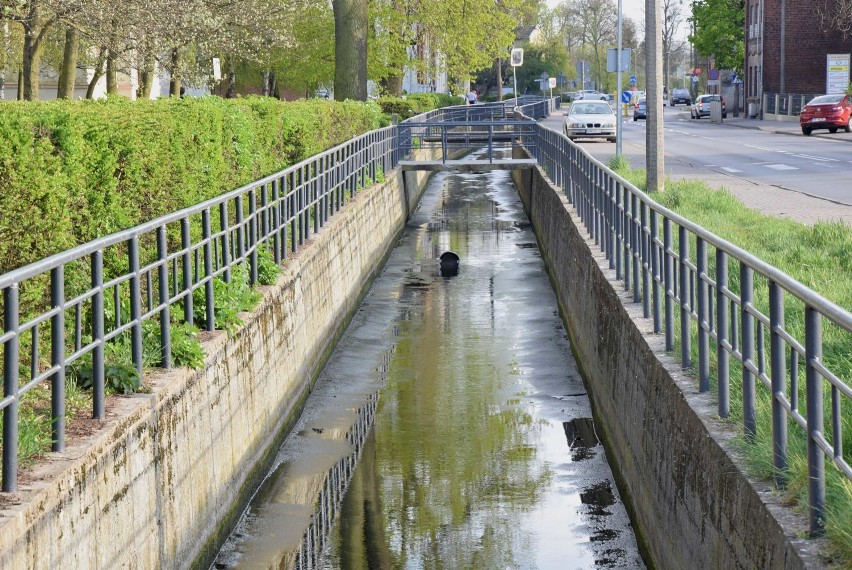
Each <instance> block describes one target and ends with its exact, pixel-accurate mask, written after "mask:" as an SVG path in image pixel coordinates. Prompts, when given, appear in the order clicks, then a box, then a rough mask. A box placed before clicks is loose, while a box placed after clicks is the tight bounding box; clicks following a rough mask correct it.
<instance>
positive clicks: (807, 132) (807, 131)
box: [802, 127, 811, 137]
mask: <svg viewBox="0 0 852 570" xmlns="http://www.w3.org/2000/svg"><path fill="white" fill-rule="evenodd" d="M802 134H803V135H805V136H806V137H809V136H811V128H810V127H802Z"/></svg>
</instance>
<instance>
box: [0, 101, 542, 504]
mask: <svg viewBox="0 0 852 570" xmlns="http://www.w3.org/2000/svg"><path fill="white" fill-rule="evenodd" d="M519 103H520V104H524V105H528V106H529V110H530V112H531V113H533V114H535V113H538V114H539V115H540V116H543V114H546V113H547V112H548V109H550V108H552V107H553V106H554V103H553V102H552V101H550V100H546V99H542V98H540V97H523V98H521V99H520V100H517V101H516V100H514V99H512V100H508V101H505V102H502V103H494V104H478V105H474V106H470V107H466V106H457V107H449V108H445V109H438V110H434V111H430V112H428V113H424V114H422V115H419V116H417V117H414V118H412V119H410V121H420V122H423V121H430V122H444V123H447V122H450V123H451V122H452V121H454V120H456V119H458V118H462V117H463V118H464V120H466V121H470V123H468V124H471V123H474V122H476V121H485V120H495V119H496V118H498V117H499V118H500V119H501V120H506V118H509V119H511V117H512V110H513V109H514V108H515V107H516V105H517V104H519ZM405 124H406V123H405V122H404V123H403V126H400V125H393V126H390V127H386V128H383V129H379V130H375V131H371V132H369V133H367V134H364V135H362V136H359V137H356V138H354V139H352V140H350V141H347V142H346V143H344V144H341V145H339V146H337V147H335V148H332V149H330V150H328V151H325V152H323V153H320V154H318V155H316V156H313V157H311V158H309V159H306V160H304V161H302V162H300V163H299V164H296V165H294V166H291V167H289V168H287V169H285V170H282V171H280V172H278V173H275V174H272V175H270V176H267V177H265V178H263V179H261V180H258V181H256V182H253V183H251V184H248V185H246V186H244V187H242V188H239V189H237V190H233V191H231V192H229V193H227V194H223V195H222V196H219V197H217V198H214V199H212V200H208V201H206V202H203V203H201V204H198V205H196V206H192V207H190V208H186V209H184V210H181V211H178V212H174V213H172V214H168V215H166V216H162V217H159V218H157V219H155V220H152V221H150V222H147V223H144V224H141V225H139V226H136V227H134V228H131V229H128V230H124V231H121V232H117V233H115V234H112V235H109V236H106V237H103V238H100V239H97V240H94V241H91V242H89V243H86V244H83V245H80V246H78V247H75V248H72V249H69V250H67V251H64V252H61V253H58V254H56V255H53V256H51V257H48V258H45V259H43V260H41V261H38V262H35V263H32V264H30V265H27V266H25V267H21V268H19V269H16V270H14V271H11V272H8V273H6V274H3V275H0V290H2V299H0V306H1V307H2V315H3V320H2V324H1V325H0V333H2V334H0V344H2V352H0V370H2V375H3V376H2V379H3V390H4V391H3V398H2V400H0V410H2V412H3V442H2V490H3V491H4V492H10V491H15V490H16V489H17V478H18V445H19V438H18V435H19V408H20V404H21V401H22V398H23V397H24V396H25V395H26V394H27V393H28V392H30V391H33V390H35V389H36V388H37V387H40V386H43V385H46V384H49V390H50V400H51V404H50V416H51V426H52V434H51V441H52V443H51V449H52V451H54V452H62V451H64V449H65V436H66V426H65V416H66V401H65V398H66V392H65V381H66V375H67V374H68V372H69V371H72V370H73V369H74V367H75V366H80V365H81V363H85V364H86V367H87V374H89V375H90V380H91V382H90V383H91V385H92V393H93V396H92V399H93V404H92V416H93V417H94V418H96V419H101V418H103V417H104V406H105V393H106V387H105V381H106V377H107V364H108V356H109V354H108V350H110V349H111V348H114V347H115V345H116V343H119V342H121V343H126V344H129V346H130V354H131V356H130V360H131V361H132V363H131V365H130V366H132V368H134V369H135V371H136V373H138V374H139V375H141V373H142V370H143V367H144V366H146V365H158V366H160V367H162V368H170V367H172V365H173V360H174V359H173V347H172V336H171V328H172V326H173V325H175V324H177V325H182V324H183V323H186V324H188V325H191V326H194V325H195V324H196V322H197V323H198V324H200V326H201V328H203V329H204V330H208V331H212V330H215V329H216V311H217V306H221V302H220V301H221V299H220V298H219V297H220V296H224V295H226V293H220V292H219V291H218V289H219V286H218V285H217V282H223V283H226V284H227V283H231V282H232V277H233V272H234V271H243V270H244V271H245V272H246V273H247V280H248V283H249V284H250V285H254V284H256V283H257V282H258V278H259V272H260V271H261V268H262V265H263V259H262V258H263V256H264V255H268V256H270V257H271V259H273V260H274V261H275V263H280V262H281V261H282V260H284V259H286V258H287V256H288V255H289V254H292V253H295V252H296V251H298V249H299V247H300V246H301V245H302V244H304V243H305V242H306V241H307V240H308V239H309V238H310V236H311V235H313V234H314V233H316V232H317V231H319V229H320V228H321V227H323V226H324V225H325V224H326V223H327V222H328V220H329V219H330V217H331V216H332V215H333V214H334V213H336V212H337V211H338V210H339V209H340V208H341V207H342V206H343V204H344V203H345V202H346V201H347V200H349V199H351V198H352V197H353V196H354V195H355V194H356V193H357V192H358V190H359V189H360V188H362V187H364V186H366V185H368V184H369V182H370V181H375V180H376V179H377V176H378V175H379V173H382V174H384V173H388V172H389V171H390V170H391V169H393V168H395V167H396V166H397V165H398V163H399V161H400V159H401V158H402V154H401V153H402V152H403V151H406V150H410V149H408V148H405V147H403V146H402V145H400V137H399V132H400V129H402V130H405V129H406V127H405V126H404V125H405ZM409 130H410V129H409ZM477 146H479V143H477ZM217 302H219V304H217ZM143 336H145V337H151V336H155V337H157V342H158V344H159V355H158V357H157V361H156V362H153V363H152V362H150V361H149V362H146V360H145V355H144V354H143ZM42 347H49V350H43V349H42Z"/></svg>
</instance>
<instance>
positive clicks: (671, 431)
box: [513, 169, 825, 569]
mask: <svg viewBox="0 0 852 570" xmlns="http://www.w3.org/2000/svg"><path fill="white" fill-rule="evenodd" d="M513 178H514V180H515V183H516V185H517V186H518V189H519V192H520V195H521V198H522V200H523V202H524V205H525V208H526V210H527V213H528V215H529V217H530V220H531V221H532V224H533V227H534V229H535V233H536V236H537V239H538V242H539V246H540V249H541V252H542V256H543V258H544V260H545V263H546V265H547V268H548V272H549V275H550V278H551V283H552V284H553V287H554V289H555V291H556V295H557V299H558V302H559V308H560V312H561V314H562V318H563V321H564V323H565V327H566V329H567V330H568V332H569V335H570V337H571V342H572V346H573V349H574V350H575V351H576V353H577V361H578V362H579V363H580V364H581V366H582V367H583V373H584V378H585V381H586V385H587V388H588V391H589V395H590V396H591V398H592V403H593V407H594V411H595V415H596V416H597V420H598V421H597V425H598V426H601V428H602V430H603V432H604V433H603V435H604V439H605V442H606V445H607V452H608V453H609V454H611V456H612V458H613V461H612V467H613V471H614V472H615V473H616V476H617V477H618V478H619V479H620V486H621V487H622V488H623V490H624V491H625V496H626V499H627V501H628V507H629V508H630V510H631V517H632V518H633V520H634V522H635V524H636V526H637V531H638V535H639V539H640V542H641V543H642V544H643V546H644V549H645V553H646V557H647V559H648V561H649V562H650V564H651V565H653V566H656V567H658V568H702V569H704V568H724V569H730V568H742V569H754V568H778V569H800V568H821V567H822V565H821V563H820V561H819V558H818V549H819V548H820V547H821V546H823V545H824V544H825V543H824V542H823V541H806V540H803V539H801V538H799V536H803V535H804V533H805V532H806V531H807V521H806V520H805V519H804V518H803V517H799V516H797V515H795V514H793V513H792V512H791V511H790V510H789V509H786V508H784V507H782V506H781V505H780V504H779V502H778V499H777V498H776V497H775V496H774V495H773V494H772V491H771V489H770V488H769V487H768V486H767V485H766V484H763V483H760V482H756V481H754V480H751V479H749V478H748V477H747V475H746V474H745V470H744V467H743V465H744V461H743V460H742V458H741V457H739V456H738V453H737V452H736V450H735V449H734V447H733V446H732V445H731V442H732V438H733V437H734V435H735V429H734V426H732V425H731V424H729V423H726V422H722V421H721V420H716V419H713V418H714V417H715V405H714V402H713V400H712V398H711V397H710V396H709V395H706V394H699V393H698V390H697V388H696V384H695V382H694V381H693V380H692V379H690V378H688V377H687V376H686V375H685V374H683V373H682V371H681V370H680V367H679V364H678V363H677V362H676V361H675V360H674V359H673V358H670V357H669V356H667V355H666V353H665V350H664V339H663V337H662V336H661V335H654V334H653V332H652V323H650V322H648V319H643V318H642V311H641V305H638V306H637V304H635V303H633V302H632V296H629V295H627V294H626V293H624V291H623V285H621V284H620V283H618V282H616V281H615V272H614V271H611V270H609V262H608V261H607V260H606V259H605V257H604V256H603V254H601V253H600V252H599V247H598V246H596V245H595V244H594V242H593V241H590V240H588V239H587V234H586V232H585V230H584V229H581V228H582V226H581V224H580V221H579V218H578V216H577V215H576V212H575V211H574V209H573V208H572V207H571V206H570V205H569V204H568V202H567V199H566V198H565V197H564V194H563V193H562V192H561V191H559V190H558V189H557V188H555V187H554V186H552V185H551V184H550V183H549V181H548V180H547V179H546V178H545V177H544V174H543V172H542V170H541V169H535V170H527V171H523V172H516V173H514V174H513Z"/></svg>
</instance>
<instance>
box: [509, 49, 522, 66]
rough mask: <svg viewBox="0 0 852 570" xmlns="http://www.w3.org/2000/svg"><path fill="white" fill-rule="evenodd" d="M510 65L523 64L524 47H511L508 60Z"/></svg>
mask: <svg viewBox="0 0 852 570" xmlns="http://www.w3.org/2000/svg"><path fill="white" fill-rule="evenodd" d="M509 64H510V65H511V66H512V67H518V66H519V65H523V64H524V48H512V57H511V60H510V61H509Z"/></svg>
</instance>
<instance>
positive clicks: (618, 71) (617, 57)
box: [615, 0, 647, 156]
mask: <svg viewBox="0 0 852 570" xmlns="http://www.w3.org/2000/svg"><path fill="white" fill-rule="evenodd" d="M622 39H623V38H622V36H621V0H618V39H617V42H618V43H617V44H616V46H615V47H616V50H615V77H616V80H615V156H621V124H622V120H621V108H622V106H623V105H624V104H623V103H622V102H621V89H622V85H621V71H622V69H621V48H622V46H621V43H622ZM646 120H647V119H646Z"/></svg>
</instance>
